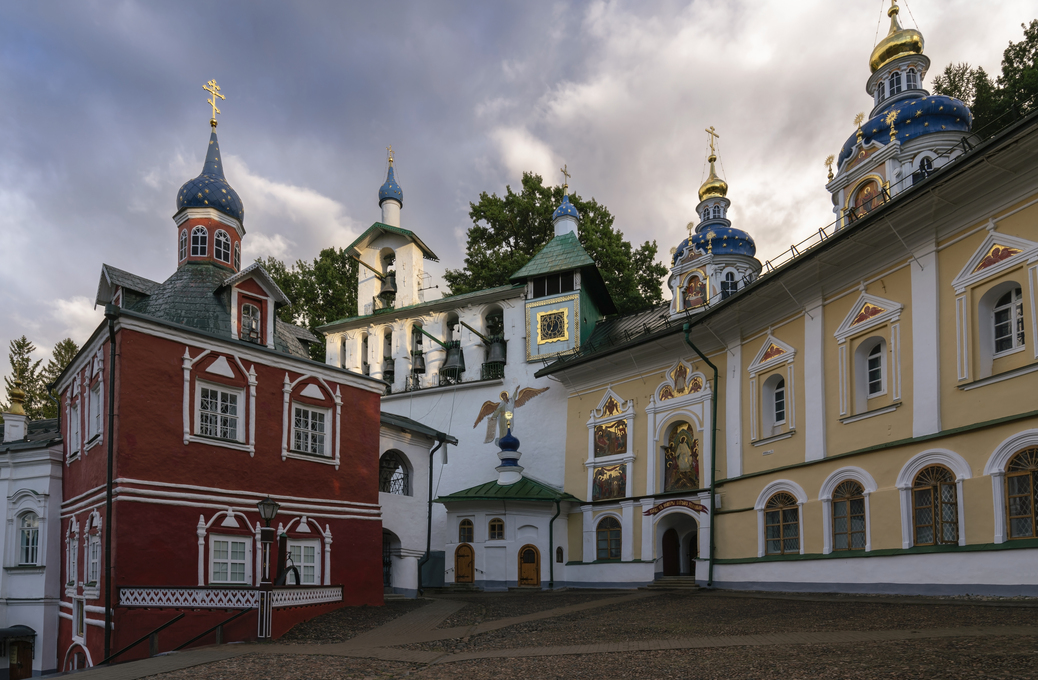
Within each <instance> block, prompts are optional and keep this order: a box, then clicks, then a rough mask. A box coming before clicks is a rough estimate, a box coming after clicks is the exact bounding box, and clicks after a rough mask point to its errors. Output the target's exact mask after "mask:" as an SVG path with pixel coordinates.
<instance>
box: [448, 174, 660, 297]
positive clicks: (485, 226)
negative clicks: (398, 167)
mask: <svg viewBox="0 0 1038 680" xmlns="http://www.w3.org/2000/svg"><path fill="white" fill-rule="evenodd" d="M562 196H563V187H561V186H554V187H552V186H545V185H544V180H543V179H542V178H541V176H540V175H537V174H534V173H531V172H525V173H523V179H522V188H521V190H520V191H519V192H518V193H516V192H514V191H512V187H510V186H508V187H505V195H504V196H498V195H497V194H487V193H486V192H483V193H481V194H480V195H479V201H478V202H476V203H470V204H469V208H470V209H469V218H471V220H472V226H471V227H470V228H469V231H468V243H467V246H466V255H465V266H464V267H463V268H462V269H448V270H447V271H446V272H445V273H444V275H443V278H444V279H445V280H446V282H447V285H448V287H449V288H450V292H451V294H452V295H457V294H460V293H469V292H473V291H477V290H482V289H484V288H492V287H494V286H503V285H505V284H507V283H508V279H509V277H510V276H511V275H512V274H514V273H515V272H516V271H518V270H519V269H520V268H521V267H522V266H523V265H525V264H526V263H527V262H529V261H530V258H532V257H533V256H534V255H535V254H536V253H537V251H539V250H540V249H541V248H542V247H543V246H544V244H546V243H547V242H548V241H550V240H551V238H552V236H553V235H554V233H555V231H554V228H553V227H552V222H551V216H552V213H554V212H555V208H557V207H558V205H559V203H561V202H562ZM570 202H571V203H573V205H574V206H575V207H576V208H577V210H578V211H580V226H579V229H578V236H579V238H580V243H581V245H583V246H584V249H585V250H586V251H587V253H588V255H590V256H591V258H592V259H594V260H595V264H597V265H598V268H599V271H600V272H601V273H602V278H604V279H605V283H606V286H607V287H608V288H609V292H610V294H611V295H612V297H613V302H615V303H616V307H617V309H618V311H619V312H620V313H627V312H631V311H636V310H639V309H644V308H646V307H649V306H651V305H656V304H659V303H660V302H662V301H663V290H662V285H661V279H662V277H663V276H664V275H665V274H666V273H667V269H666V267H664V266H663V265H662V264H660V263H659V262H657V261H656V242H655V241H651V242H650V241H646V242H645V243H643V244H641V245H640V246H638V248H634V247H633V246H632V245H631V243H630V242H629V241H627V240H625V239H624V235H623V232H621V231H619V230H617V229H614V228H613V215H612V214H611V213H610V212H609V209H608V208H606V207H605V206H604V205H602V204H600V203H599V202H598V201H596V200H595V199H594V198H592V199H590V200H586V201H585V200H584V199H582V198H581V197H580V196H577V195H576V194H570Z"/></svg>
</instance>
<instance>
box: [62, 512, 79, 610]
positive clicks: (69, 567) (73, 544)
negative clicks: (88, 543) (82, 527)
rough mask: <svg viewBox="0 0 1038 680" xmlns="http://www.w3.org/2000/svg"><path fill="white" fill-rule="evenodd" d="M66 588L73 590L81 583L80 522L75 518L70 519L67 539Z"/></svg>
mask: <svg viewBox="0 0 1038 680" xmlns="http://www.w3.org/2000/svg"><path fill="white" fill-rule="evenodd" d="M65 551H66V555H65V571H67V572H68V573H67V574H66V578H65V589H66V590H69V589H71V590H72V591H73V592H74V591H75V589H76V586H77V584H78V583H79V523H78V522H76V520H75V518H73V519H71V520H70V524H69V529H68V533H67V534H66V541H65Z"/></svg>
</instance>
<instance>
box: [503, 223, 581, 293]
mask: <svg viewBox="0 0 1038 680" xmlns="http://www.w3.org/2000/svg"><path fill="white" fill-rule="evenodd" d="M594 266H595V261H594V260H592V259H591V256H590V255H588V254H587V251H586V250H584V246H582V245H580V239H578V238H577V235H576V234H574V233H573V232H572V231H567V232H566V233H565V234H560V235H559V236H556V237H555V238H553V239H552V240H550V241H548V242H547V243H546V244H544V247H543V248H541V249H540V251H539V252H538V253H537V254H536V255H534V256H533V258H532V259H531V260H530V261H529V262H527V263H526V265H525V266H524V267H523V268H521V269H520V270H519V271H517V272H516V273H514V274H512V277H511V280H512V281H522V280H524V279H528V278H531V277H533V276H542V275H544V274H551V273H553V272H563V271H568V270H570V269H583V268H584V267H594Z"/></svg>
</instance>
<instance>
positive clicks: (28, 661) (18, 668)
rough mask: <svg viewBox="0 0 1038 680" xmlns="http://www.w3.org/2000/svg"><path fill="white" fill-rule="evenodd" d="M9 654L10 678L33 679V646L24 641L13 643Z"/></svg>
mask: <svg viewBox="0 0 1038 680" xmlns="http://www.w3.org/2000/svg"><path fill="white" fill-rule="evenodd" d="M7 654H8V659H9V661H10V665H9V666H8V668H9V670H8V676H7V677H8V678H10V679H11V680H21V679H22V678H31V677H32V645H30V644H29V643H28V642H24V641H19V642H12V643H10V644H9V645H8V647H7Z"/></svg>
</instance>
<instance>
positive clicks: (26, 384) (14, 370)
mask: <svg viewBox="0 0 1038 680" xmlns="http://www.w3.org/2000/svg"><path fill="white" fill-rule="evenodd" d="M35 351H36V345H34V344H32V342H31V341H30V340H29V339H28V338H27V337H25V336H24V335H23V336H22V337H20V338H16V339H14V340H11V342H10V344H9V345H8V353H7V360H8V362H9V363H10V365H11V374H10V375H8V376H4V384H5V386H6V387H7V389H6V391H5V396H8V397H10V394H11V390H12V389H13V388H14V381H15V377H16V376H17V377H19V378H21V380H22V390H23V391H24V392H25V401H24V402H23V404H22V408H24V409H25V415H27V416H28V417H29V419H30V420H39V419H40V418H43V417H44V415H43V407H44V404H43V402H45V401H46V400H47V397H46V395H45V394H44V392H45V389H44V386H43V385H44V384H43V382H42V376H41V375H40V364H41V363H43V360H42V359H37V360H36V361H33V360H32V353H33V352H35ZM9 407H10V405H9V403H4V404H3V411H4V412H6V411H7V409H8V408H9Z"/></svg>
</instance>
